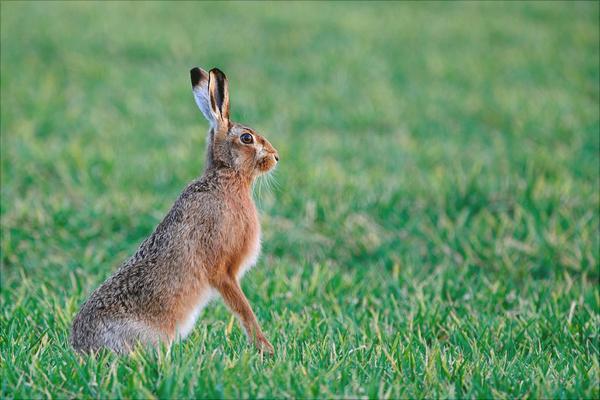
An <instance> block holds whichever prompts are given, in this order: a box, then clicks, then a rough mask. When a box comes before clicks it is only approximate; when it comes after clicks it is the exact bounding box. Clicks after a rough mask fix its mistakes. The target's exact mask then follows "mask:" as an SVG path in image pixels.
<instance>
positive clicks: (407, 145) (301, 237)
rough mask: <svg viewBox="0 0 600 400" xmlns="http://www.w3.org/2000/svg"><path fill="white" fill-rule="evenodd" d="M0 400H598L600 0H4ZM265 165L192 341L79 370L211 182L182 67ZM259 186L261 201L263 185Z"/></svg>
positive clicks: (108, 358)
mask: <svg viewBox="0 0 600 400" xmlns="http://www.w3.org/2000/svg"><path fill="white" fill-rule="evenodd" d="M0 7H1V43H0V44H1V46H0V48H1V79H0V88H1V115H0V116H1V118H0V128H1V150H0V151H1V168H2V169H1V200H2V201H1V219H2V221H1V227H2V230H1V232H2V237H1V252H2V255H1V257H2V267H1V268H2V269H1V273H2V284H1V285H2V286H1V287H2V294H1V297H0V298H1V302H2V304H1V305H2V311H1V319H0V321H1V325H2V326H1V329H2V334H1V336H0V351H1V358H0V361H1V363H0V364H1V366H0V368H1V369H2V397H3V398H13V397H14V398H24V397H29V398H31V397H97V398H106V397H111V398H114V397H122V396H125V397H131V398H139V397H192V396H195V397H226V398H237V397H274V396H275V397H333V396H336V397H339V396H342V397H363V396H369V397H393V398H398V397H492V396H493V397H523V396H532V397H596V398H597V397H598V396H599V395H600V393H599V390H598V385H599V383H600V367H599V362H598V357H599V336H598V326H599V323H600V317H599V315H600V294H599V290H598V279H599V276H600V272H599V258H600V255H599V246H600V243H599V238H598V226H599V223H600V220H599V212H598V210H599V206H600V196H599V178H600V177H599V168H600V165H599V162H600V161H599V151H600V144H599V131H600V117H599V106H600V102H599V97H600V89H599V85H600V79H599V68H600V60H599V57H600V53H599V43H600V41H599V22H598V21H599V18H600V12H599V3H598V2H585V3H584V2H582V3H558V2H551V3H550V2H548V3H544V2H535V3H477V2H467V3H451V4H448V3H250V2H241V3H201V4H199V3H162V2H160V3H159V2H155V3H138V2H135V3H108V4H104V3H19V2H2V3H1V6H0ZM196 65H199V66H202V67H204V68H205V69H207V68H211V67H213V66H218V67H219V68H220V69H222V70H223V71H225V73H226V74H227V75H228V77H229V81H230V92H231V96H232V99H231V103H232V114H233V119H234V120H237V121H240V122H242V123H245V124H247V125H249V126H252V127H254V128H256V129H257V130H258V131H259V132H261V133H262V134H264V135H265V136H266V137H267V138H268V139H269V140H270V141H271V143H273V145H274V146H275V147H276V148H277V149H278V150H279V153H280V155H281V162H280V165H279V167H278V169H277V171H276V172H275V174H274V178H275V184H274V185H273V187H272V188H271V189H270V190H267V189H268V188H263V186H264V185H262V186H261V185H259V186H258V187H257V190H256V197H257V203H258V205H259V208H260V209H261V213H262V224H263V253H262V257H261V260H260V261H259V263H258V265H257V266H256V267H255V269H254V270H253V271H252V272H251V273H249V274H248V275H247V276H246V278H245V279H244V282H243V287H244V290H245V291H246V292H247V294H248V297H249V299H250V302H251V303H252V304H253V307H254V309H255V311H256V313H257V315H258V318H259V320H260V321H261V322H262V325H263V328H264V330H265V332H266V333H267V336H268V337H269V339H270V340H271V341H272V342H273V344H274V345H275V347H276V356H275V358H273V359H262V358H261V357H260V356H259V355H257V354H256V353H255V352H254V351H253V350H252V348H250V347H248V346H247V345H246V340H245V337H244V335H243V333H242V332H241V330H240V329H239V328H238V326H237V323H234V321H233V319H232V317H231V315H230V313H229V312H228V311H227V310H226V308H225V307H224V306H223V305H222V303H221V302H215V303H214V304H213V305H212V306H210V307H209V308H207V309H206V310H205V311H204V313H203V315H202V317H201V318H200V320H199V322H198V324H197V327H196V329H195V331H194V333H193V334H192V335H191V336H190V337H189V339H188V340H187V341H185V342H182V343H177V344H175V345H174V346H173V349H172V350H171V352H169V353H167V352H166V351H165V350H164V349H162V350H160V351H158V352H153V351H140V352H138V353H136V354H134V356H132V357H130V358H123V359H119V358H117V357H114V356H112V355H110V354H105V355H103V356H102V357H100V358H99V359H93V358H84V359H80V358H78V357H76V356H75V355H74V354H73V353H72V351H71V350H70V349H69V345H68V333H69V329H70V322H71V320H72V318H73V316H74V314H75V313H76V311H77V309H78V307H79V305H80V304H81V302H82V301H83V300H84V299H85V298H86V296H88V295H89V293H90V292H91V291H92V290H93V289H94V288H95V287H96V286H97V285H99V284H100V283H101V282H102V281H103V280H104V279H105V278H106V277H107V276H108V275H109V274H110V273H111V272H112V271H114V270H115V268H116V267H117V266H118V264H119V263H120V262H122V261H123V260H124V259H125V258H127V257H128V256H129V255H130V254H132V253H133V252H134V251H135V249H136V247H137V246H138V245H139V243H140V242H141V241H142V240H143V239H144V238H145V237H146V236H147V235H149V234H150V232H151V231H152V229H153V228H154V226H156V224H157V223H158V222H160V220H161V218H162V217H163V216H164V215H165V214H166V212H167V210H168V209H169V207H170V206H171V204H172V203H173V201H174V200H175V198H176V197H177V195H178V194H179V192H180V191H181V190H182V189H183V188H184V187H185V185H186V184H187V183H188V182H189V181H191V180H192V179H194V178H195V177H196V176H198V175H199V174H200V173H201V171H202V165H203V157H204V143H205V136H206V130H207V123H206V122H205V121H204V119H203V117H202V116H201V114H200V112H199V111H198V110H197V108H196V106H195V104H194V101H193V98H192V94H191V88H190V83H189V73H188V71H189V69H190V68H191V67H192V66H196ZM261 188H262V189H261Z"/></svg>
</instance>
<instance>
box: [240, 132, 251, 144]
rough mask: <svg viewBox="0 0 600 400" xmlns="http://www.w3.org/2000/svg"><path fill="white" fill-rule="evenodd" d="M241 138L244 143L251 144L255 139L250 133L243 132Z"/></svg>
mask: <svg viewBox="0 0 600 400" xmlns="http://www.w3.org/2000/svg"><path fill="white" fill-rule="evenodd" d="M240 140H241V141H242V143H244V144H250V143H252V142H253V141H254V139H253V138H252V135H251V134H249V133H242V136H240Z"/></svg>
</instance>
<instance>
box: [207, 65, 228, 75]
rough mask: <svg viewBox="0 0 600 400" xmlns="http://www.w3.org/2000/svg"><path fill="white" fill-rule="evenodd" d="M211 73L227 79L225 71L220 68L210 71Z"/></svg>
mask: <svg viewBox="0 0 600 400" xmlns="http://www.w3.org/2000/svg"><path fill="white" fill-rule="evenodd" d="M210 72H212V73H213V74H215V75H217V76H222V77H225V74H224V73H223V71H221V70H220V69H219V68H217V67H215V68H213V69H211V70H210Z"/></svg>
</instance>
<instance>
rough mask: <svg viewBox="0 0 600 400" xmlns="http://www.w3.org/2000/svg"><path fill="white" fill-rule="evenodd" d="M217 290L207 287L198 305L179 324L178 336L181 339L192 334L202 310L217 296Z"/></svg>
mask: <svg viewBox="0 0 600 400" xmlns="http://www.w3.org/2000/svg"><path fill="white" fill-rule="evenodd" d="M215 294H216V292H215V290H214V289H212V288H206V289H205V292H204V293H203V295H202V296H201V297H200V300H198V303H197V304H196V306H195V307H194V308H193V309H192V311H190V313H189V314H188V315H187V317H185V319H183V321H181V322H180V323H179V324H177V336H178V337H179V338H181V339H183V338H185V337H186V336H187V335H189V334H190V332H191V331H192V329H194V325H195V324H196V320H197V319H198V317H199V316H200V312H201V311H202V309H203V308H204V307H206V305H207V304H208V303H209V302H210V301H211V300H212V299H213V298H214V297H215Z"/></svg>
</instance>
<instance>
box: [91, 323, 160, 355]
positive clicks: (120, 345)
mask: <svg viewBox="0 0 600 400" xmlns="http://www.w3.org/2000/svg"><path fill="white" fill-rule="evenodd" d="M104 326H105V329H104V332H103V334H102V335H101V336H102V343H101V346H100V347H107V348H109V349H111V350H113V351H114V352H116V353H118V354H128V353H130V352H131V351H132V350H133V349H134V347H135V346H136V345H137V344H138V343H139V344H141V345H143V346H148V345H149V346H153V347H154V346H158V345H159V344H160V342H161V341H162V342H165V343H167V344H170V340H169V339H168V338H167V337H166V335H163V334H161V333H160V332H158V331H157V330H156V329H155V328H153V327H151V326H150V325H148V324H146V323H144V322H141V321H135V320H127V319H123V320H112V321H107V322H106V324H105V325H104Z"/></svg>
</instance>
